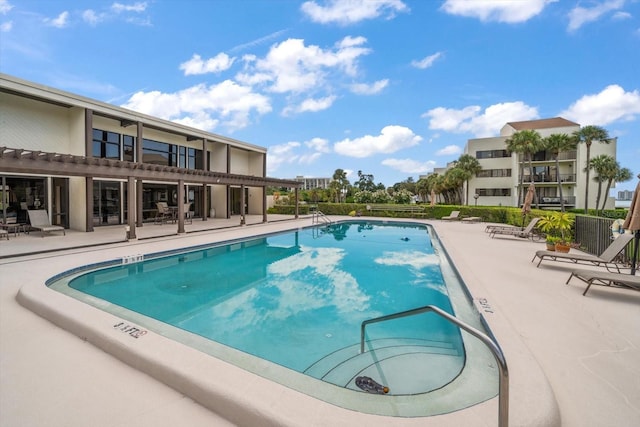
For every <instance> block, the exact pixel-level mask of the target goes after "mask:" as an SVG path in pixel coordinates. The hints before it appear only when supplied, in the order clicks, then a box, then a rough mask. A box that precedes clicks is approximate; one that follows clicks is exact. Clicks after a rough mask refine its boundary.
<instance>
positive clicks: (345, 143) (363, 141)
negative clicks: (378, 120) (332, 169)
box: [333, 126, 422, 157]
mask: <svg viewBox="0 0 640 427" xmlns="http://www.w3.org/2000/svg"><path fill="white" fill-rule="evenodd" d="M421 140H422V137H420V136H418V135H415V134H414V133H413V131H412V130H411V129H409V128H406V127H403V126H385V127H384V128H383V129H382V130H381V131H380V135H376V136H373V135H365V136H363V137H360V138H355V139H349V138H347V139H344V140H342V141H339V142H336V143H335V144H334V146H333V149H334V151H335V152H336V153H338V154H342V155H344V156H349V157H369V156H373V155H375V154H378V153H395V152H396V151H399V150H402V149H404V148H408V147H412V146H414V145H417V144H419V143H420V141H421Z"/></svg>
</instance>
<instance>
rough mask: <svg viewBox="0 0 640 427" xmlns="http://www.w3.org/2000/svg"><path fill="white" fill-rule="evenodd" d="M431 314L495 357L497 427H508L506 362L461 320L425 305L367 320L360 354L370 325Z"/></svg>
mask: <svg viewBox="0 0 640 427" xmlns="http://www.w3.org/2000/svg"><path fill="white" fill-rule="evenodd" d="M427 312H433V313H436V314H437V315H438V316H440V317H442V318H444V319H446V320H448V321H449V322H451V323H453V324H455V325H456V326H457V327H459V328H460V329H464V330H465V331H467V332H468V333H470V334H471V335H473V336H474V337H476V338H478V339H479V340H480V341H482V342H483V343H484V344H485V345H486V346H487V347H488V348H489V350H490V351H491V353H492V354H493V357H495V359H496V362H497V363H498V367H499V368H500V369H499V373H500V380H499V385H498V427H508V426H509V370H508V369H507V361H506V359H505V357H504V354H503V353H502V350H501V349H500V347H499V346H498V345H497V344H496V343H495V342H494V341H493V340H492V339H491V338H489V337H488V336H487V335H486V334H484V333H482V332H480V331H479V330H477V329H475V328H473V327H472V326H470V325H467V324H466V323H464V322H463V321H462V320H460V319H458V318H457V317H455V316H452V315H451V314H449V313H447V312H446V311H444V310H442V309H440V308H438V307H436V306H433V305H426V306H424V307H418V308H414V309H411V310H406V311H401V312H398V313H393V314H388V315H386V316H380V317H375V318H373V319H367V320H365V321H364V322H362V324H361V325H360V353H364V352H365V348H364V342H365V339H364V338H365V328H366V327H367V325H369V324H371V323H378V322H384V321H387V320H394V319H399V318H402V317H408V316H414V315H416V314H421V313H427Z"/></svg>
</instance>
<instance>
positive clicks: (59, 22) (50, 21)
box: [44, 10, 69, 28]
mask: <svg viewBox="0 0 640 427" xmlns="http://www.w3.org/2000/svg"><path fill="white" fill-rule="evenodd" d="M68 21H69V12H67V11H66V10H65V11H64V12H62V13H61V14H60V15H58V16H57V17H55V18H45V19H44V22H45V24H47V25H50V26H52V27H56V28H64V27H66V26H67V24H68V23H69V22H68Z"/></svg>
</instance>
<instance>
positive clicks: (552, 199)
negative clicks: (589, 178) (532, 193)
mask: <svg viewBox="0 0 640 427" xmlns="http://www.w3.org/2000/svg"><path fill="white" fill-rule="evenodd" d="M562 199H563V200H564V205H565V206H572V205H573V206H575V204H576V196H563V197H562ZM538 202H539V203H540V205H541V206H560V197H557V196H538Z"/></svg>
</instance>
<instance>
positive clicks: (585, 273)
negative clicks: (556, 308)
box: [565, 269, 640, 295]
mask: <svg viewBox="0 0 640 427" xmlns="http://www.w3.org/2000/svg"><path fill="white" fill-rule="evenodd" d="M574 277H577V278H578V279H580V280H582V281H583V282H584V283H586V284H587V289H585V290H584V292H583V293H582V295H586V294H587V291H588V290H589V288H590V287H591V285H593V284H594V283H595V284H598V285H605V286H619V287H623V288H631V289H635V290H636V291H640V276H633V275H631V274H620V273H610V272H607V271H596V270H586V269H585V270H583V269H578V270H573V271H572V272H571V276H569V278H568V279H567V282H566V283H565V284H567V285H568V284H569V281H570V280H571V279H572V278H574Z"/></svg>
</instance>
